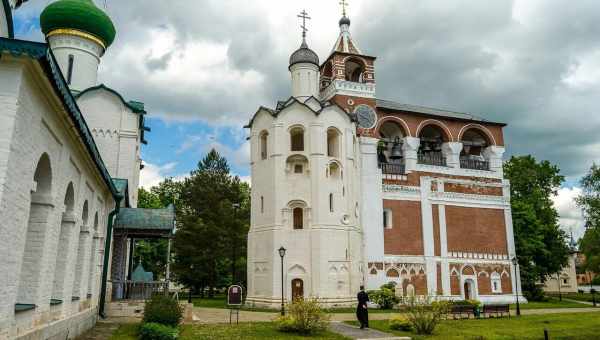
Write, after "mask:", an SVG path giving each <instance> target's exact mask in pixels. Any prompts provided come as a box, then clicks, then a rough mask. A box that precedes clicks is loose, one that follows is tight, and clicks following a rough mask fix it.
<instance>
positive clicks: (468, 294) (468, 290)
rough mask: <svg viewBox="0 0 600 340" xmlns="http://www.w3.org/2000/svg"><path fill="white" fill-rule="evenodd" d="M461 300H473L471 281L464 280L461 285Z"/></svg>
mask: <svg viewBox="0 0 600 340" xmlns="http://www.w3.org/2000/svg"><path fill="white" fill-rule="evenodd" d="M463 299H464V300H475V283H474V282H473V280H471V279H469V280H465V282H464V284H463Z"/></svg>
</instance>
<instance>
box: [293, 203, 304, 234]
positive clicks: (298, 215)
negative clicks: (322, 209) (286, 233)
mask: <svg viewBox="0 0 600 340" xmlns="http://www.w3.org/2000/svg"><path fill="white" fill-rule="evenodd" d="M303 220H304V217H303V211H302V208H294V229H303V228H304V221H303Z"/></svg>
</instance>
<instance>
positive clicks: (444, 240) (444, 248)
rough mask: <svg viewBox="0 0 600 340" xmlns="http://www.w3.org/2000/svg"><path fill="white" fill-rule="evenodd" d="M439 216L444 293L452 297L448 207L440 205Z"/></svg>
mask: <svg viewBox="0 0 600 340" xmlns="http://www.w3.org/2000/svg"><path fill="white" fill-rule="evenodd" d="M438 215H439V217H440V256H441V257H442V264H441V266H442V270H441V272H442V291H443V293H442V294H443V295H445V296H449V295H450V271H449V263H448V262H449V261H448V237H447V233H446V206H445V205H444V204H440V205H438Z"/></svg>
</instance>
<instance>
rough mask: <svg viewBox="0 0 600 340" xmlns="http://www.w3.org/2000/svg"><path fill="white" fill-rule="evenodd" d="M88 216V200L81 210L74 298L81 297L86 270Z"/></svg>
mask: <svg viewBox="0 0 600 340" xmlns="http://www.w3.org/2000/svg"><path fill="white" fill-rule="evenodd" d="M88 217H89V204H88V201H87V200H86V201H85V202H84V203H83V209H82V211H81V227H80V231H79V242H78V244H77V262H76V265H75V277H74V280H73V294H72V299H73V300H79V299H80V298H81V293H82V292H81V288H82V286H83V285H82V281H83V272H84V268H83V266H84V263H85V261H84V256H85V255H84V254H85V249H86V248H87V240H88V236H89V231H88Z"/></svg>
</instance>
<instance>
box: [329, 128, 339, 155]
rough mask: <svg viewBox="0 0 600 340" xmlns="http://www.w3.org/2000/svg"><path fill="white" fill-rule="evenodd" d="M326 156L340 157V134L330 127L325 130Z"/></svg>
mask: <svg viewBox="0 0 600 340" xmlns="http://www.w3.org/2000/svg"><path fill="white" fill-rule="evenodd" d="M327 156H329V157H339V156H340V133H339V131H338V130H337V129H336V128H332V127H331V128H329V129H327Z"/></svg>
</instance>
